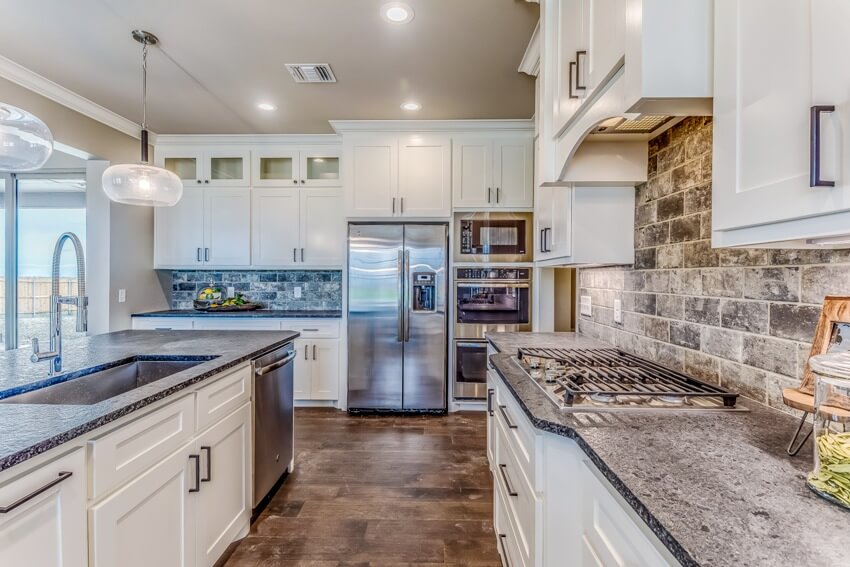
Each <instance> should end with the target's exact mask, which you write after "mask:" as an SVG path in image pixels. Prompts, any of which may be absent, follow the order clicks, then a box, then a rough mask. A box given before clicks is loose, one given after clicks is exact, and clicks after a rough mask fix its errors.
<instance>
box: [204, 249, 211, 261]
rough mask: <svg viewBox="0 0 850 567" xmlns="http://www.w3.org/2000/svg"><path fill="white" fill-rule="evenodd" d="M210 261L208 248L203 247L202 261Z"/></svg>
mask: <svg viewBox="0 0 850 567" xmlns="http://www.w3.org/2000/svg"><path fill="white" fill-rule="evenodd" d="M209 261H210V249H209V248H204V262H209Z"/></svg>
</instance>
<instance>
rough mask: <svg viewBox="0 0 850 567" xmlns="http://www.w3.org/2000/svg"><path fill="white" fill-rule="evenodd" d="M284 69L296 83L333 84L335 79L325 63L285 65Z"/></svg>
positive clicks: (329, 67)
mask: <svg viewBox="0 0 850 567" xmlns="http://www.w3.org/2000/svg"><path fill="white" fill-rule="evenodd" d="M286 68H287V70H288V71H289V74H290V75H292V78H293V79H295V82H296V83H335V82H336V77H334V72H333V71H331V66H330V65H328V64H327V63H287V64H286Z"/></svg>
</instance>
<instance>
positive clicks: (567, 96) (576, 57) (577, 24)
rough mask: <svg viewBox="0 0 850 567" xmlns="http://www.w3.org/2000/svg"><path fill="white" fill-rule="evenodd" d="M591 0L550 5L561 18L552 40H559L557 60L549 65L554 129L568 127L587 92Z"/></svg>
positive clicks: (568, 0) (557, 19) (574, 0)
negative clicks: (568, 122)
mask: <svg viewBox="0 0 850 567" xmlns="http://www.w3.org/2000/svg"><path fill="white" fill-rule="evenodd" d="M588 1H589V0H557V2H553V3H552V4H550V5H547V6H546V9H547V10H550V11H551V12H552V13H551V16H552V17H553V18H555V20H556V22H557V31H556V33H555V34H554V38H553V40H552V41H554V42H555V45H554V46H553V51H554V52H555V60H554V62H553V64H552V66H551V67H547V69H546V71H547V72H549V73H551V74H552V75H553V76H554V79H553V83H554V88H555V95H554V105H553V108H552V113H553V118H554V122H555V126H554V129H553V131H554V133H558V132H560V131H561V130H562V129H563V128H564V126H565V125H566V123H567V121H568V120H569V119H570V118H571V117H572V116H573V114H575V112H576V111H577V110H578V109H579V107H580V106H581V103H582V101H583V100H584V98H585V96H586V94H587V65H588V58H587V24H588V16H587V12H588V7H587V2H588ZM547 15H548V14H547ZM581 52H583V53H581ZM581 87H584V88H581Z"/></svg>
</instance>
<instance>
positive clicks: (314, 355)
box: [313, 345, 316, 360]
mask: <svg viewBox="0 0 850 567" xmlns="http://www.w3.org/2000/svg"><path fill="white" fill-rule="evenodd" d="M313 360H316V345H313Z"/></svg>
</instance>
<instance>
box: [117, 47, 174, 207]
mask: <svg viewBox="0 0 850 567" xmlns="http://www.w3.org/2000/svg"><path fill="white" fill-rule="evenodd" d="M133 39H135V40H136V41H138V42H139V43H141V44H142V161H141V163H128V164H120V165H113V166H110V167H109V168H107V170H106V171H104V172H103V190H104V192H105V193H106V196H107V197H109V198H110V199H111V200H112V201H115V202H116V203H123V204H125V205H140V206H145V207H173V206H174V205H176V204H177V201H179V200H180V197H182V196H183V182H182V181H181V180H180V178H179V177H177V175H175V174H174V173H172V172H170V171H168V170H167V169H163V168H161V167H154V166H152V165H150V164H149V163H148V130H147V98H148V90H147V88H148V46H149V45H156V44H157V42H158V41H159V40H158V39H157V37H156V36H155V35H153V34H152V33H148V32H146V31H142V30H134V31H133Z"/></svg>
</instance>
